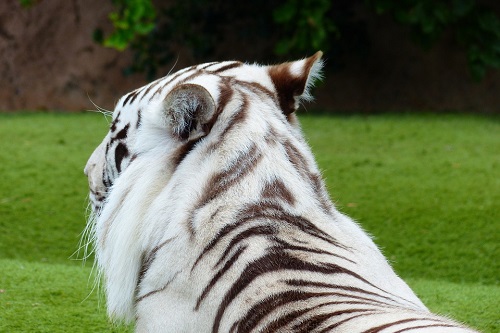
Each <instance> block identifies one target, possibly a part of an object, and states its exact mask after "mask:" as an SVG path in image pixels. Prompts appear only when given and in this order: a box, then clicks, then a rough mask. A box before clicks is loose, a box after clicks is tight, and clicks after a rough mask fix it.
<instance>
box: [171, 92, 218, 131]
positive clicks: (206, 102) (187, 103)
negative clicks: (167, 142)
mask: <svg viewBox="0 0 500 333" xmlns="http://www.w3.org/2000/svg"><path fill="white" fill-rule="evenodd" d="M162 106H163V115H164V119H165V121H166V123H167V126H168V127H169V128H170V129H171V130H172V133H173V134H174V135H175V136H176V137H177V138H179V139H180V140H188V139H192V138H196V137H200V136H203V135H206V134H208V132H209V131H210V120H211V118H212V116H213V114H214V112H215V102H214V100H213V98H212V96H211V95H210V93H209V92H208V90H206V89H205V88H204V87H202V86H200V85H198V84H190V83H186V84H181V85H179V86H177V87H175V88H174V89H172V91H171V92H169V93H168V94H167V96H166V97H165V99H164V100H163V105H162Z"/></svg>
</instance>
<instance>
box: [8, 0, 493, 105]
mask: <svg viewBox="0 0 500 333" xmlns="http://www.w3.org/2000/svg"><path fill="white" fill-rule="evenodd" d="M156 2H159V1H156ZM167 2H168V1H167ZM483 2H486V3H489V4H490V5H491V6H492V7H493V8H494V7H495V6H496V7H498V4H497V1H483ZM162 3H165V1H162ZM115 8H116V7H113V4H112V2H111V1H104V0H50V1H49V0H44V1H39V2H38V3H36V4H35V5H33V6H30V7H27V8H24V7H22V6H21V5H20V3H19V1H18V0H6V1H1V2H0V110H1V111H15V110H62V111H79V110H86V109H95V107H94V105H93V103H95V104H97V105H99V106H100V107H103V108H105V109H112V108H113V107H114V103H115V101H117V100H118V98H119V97H120V96H121V95H123V94H124V93H126V92H128V91H130V90H132V89H135V88H137V87H139V86H141V85H143V84H145V83H147V81H148V79H147V78H146V75H145V74H144V73H133V74H130V73H129V74H127V75H125V74H124V73H125V72H126V69H127V68H128V67H130V65H131V63H132V62H133V59H134V54H133V52H132V51H131V50H125V51H123V52H119V51H117V50H114V49H109V48H105V47H103V46H101V45H99V44H98V43H96V42H95V40H94V37H95V31H96V29H100V30H102V31H103V32H104V33H105V34H109V33H110V32H111V31H112V30H113V27H112V25H111V23H110V21H109V19H108V15H109V13H110V12H112V11H113V10H115ZM336 15H338V17H342V15H343V12H342V8H340V9H338V10H337V12H336ZM345 15H349V16H350V17H351V18H353V17H354V19H358V18H359V20H362V21H363V22H364V23H363V24H364V29H365V31H366V34H365V35H363V38H359V36H360V35H359V34H353V35H349V31H344V33H343V35H342V37H341V38H342V41H343V44H338V43H337V42H335V43H334V42H333V41H332V45H333V46H337V45H341V46H342V45H344V46H345V45H350V46H351V47H353V48H356V47H358V49H359V50H358V51H355V52H342V49H337V50H336V49H333V47H332V49H331V50H329V52H327V53H326V54H325V57H326V64H327V67H326V70H325V80H324V82H323V83H322V84H320V86H319V87H318V88H317V89H316V91H315V95H316V103H314V104H311V105H309V106H308V109H309V110H314V109H319V110H323V111H327V112H337V113H338V112H342V113H344V112H356V113H373V112H388V111H389V112H407V111H412V112H449V111H452V112H475V113H489V114H491V113H497V114H498V113H500V72H499V71H498V70H488V71H487V72H486V75H485V76H484V78H483V79H482V80H480V81H477V80H474V79H473V77H472V75H471V73H470V70H469V68H468V66H467V58H466V54H465V52H464V51H463V48H462V47H461V46H460V45H458V43H457V42H456V40H455V39H454V38H453V36H452V34H451V33H449V32H446V31H445V32H444V33H443V34H442V35H441V36H440V37H439V38H438V40H437V41H436V42H435V43H434V44H433V46H432V47H430V48H422V47H421V46H420V45H418V43H415V42H414V41H413V40H412V38H411V37H410V29H409V28H408V27H405V26H404V25H401V24H399V23H397V22H395V21H394V20H393V19H392V18H391V17H390V16H389V15H387V14H385V15H384V14H382V15H368V13H367V12H366V10H365V9H364V7H362V6H359V7H356V6H350V8H349V13H347V12H346V13H345ZM170 19H173V20H175V18H170ZM243 24H244V22H240V21H238V19H237V18H233V19H232V20H229V21H228V22H227V25H226V26H224V25H223V27H224V28H223V29H220V30H219V31H218V32H217V33H216V34H215V35H212V37H211V38H212V39H213V40H211V41H210V42H211V44H212V50H211V52H210V53H209V54H202V55H200V54H199V52H193V46H192V44H189V43H188V41H185V42H184V40H183V39H182V38H172V42H171V45H169V48H170V49H171V50H172V51H171V52H172V53H173V57H174V58H175V59H174V60H173V61H172V62H171V63H170V64H168V65H166V66H163V67H160V68H159V69H158V70H157V73H156V76H157V77H159V76H162V75H165V74H167V73H168V71H169V70H170V68H171V67H172V66H173V64H174V63H175V61H176V64H175V68H174V70H177V69H181V68H183V67H185V66H189V65H193V64H196V63H199V62H202V61H208V60H212V59H216V60H229V59H237V60H243V61H247V62H254V61H263V59H266V60H265V61H266V63H269V62H278V61H281V60H283V59H289V60H293V58H295V57H296V56H295V55H294V56H293V57H292V56H290V57H287V56H286V55H285V56H281V57H278V56H276V57H275V58H273V57H272V56H271V57H270V56H268V54H269V53H268V51H269V48H270V43H273V42H274V40H273V39H272V38H266V36H262V38H261V39H260V40H259V39H245V38H242V37H241V33H240V32H241V30H240V29H242V25H243ZM179 36H182V34H179ZM214 36H215V37H214ZM200 38H203V36H201V37H200ZM167 42H168V41H167ZM316 51H317V50H315V49H311V50H310V51H307V52H305V51H304V52H303V53H304V54H302V55H300V56H303V57H305V56H309V55H312V54H313V53H315V52H316ZM351 51H352V50H351ZM264 54H266V55H267V56H266V57H264V56H263V55H264Z"/></svg>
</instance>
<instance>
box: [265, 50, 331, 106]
mask: <svg viewBox="0 0 500 333" xmlns="http://www.w3.org/2000/svg"><path fill="white" fill-rule="evenodd" d="M322 56H323V52H321V51H318V52H316V54H314V55H313V56H312V57H309V58H306V59H302V60H298V61H293V62H286V63H283V64H279V65H274V66H269V67H268V71H269V76H270V77H271V80H272V81H273V83H274V86H275V87H276V92H277V93H278V99H279V103H280V107H281V110H283V113H284V114H285V115H289V114H291V113H293V112H295V111H296V110H297V108H298V107H299V103H300V101H301V100H305V101H309V100H312V96H311V95H310V93H309V89H310V88H311V87H312V85H313V84H314V81H315V80H316V79H319V78H321V69H322V67H323V62H322V61H321V57H322Z"/></svg>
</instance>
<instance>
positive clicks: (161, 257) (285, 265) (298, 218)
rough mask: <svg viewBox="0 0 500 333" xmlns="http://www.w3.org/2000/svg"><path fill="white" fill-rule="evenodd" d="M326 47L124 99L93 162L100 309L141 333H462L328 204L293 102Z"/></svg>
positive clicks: (181, 77) (180, 78)
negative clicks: (288, 59)
mask: <svg viewBox="0 0 500 333" xmlns="http://www.w3.org/2000/svg"><path fill="white" fill-rule="evenodd" d="M321 55H322V54H321V52H318V53H316V54H315V55H314V56H312V57H310V58H306V59H303V60H299V61H295V62H290V63H284V64H280V65H275V66H260V65H250V64H244V63H241V62H235V61H229V62H213V63H207V64H202V65H198V66H193V67H190V68H186V69H184V70H181V71H179V72H177V73H175V74H172V75H169V76H167V77H165V78H163V79H160V80H158V81H155V82H153V83H151V84H149V85H147V86H145V87H142V88H140V89H138V90H135V91H133V92H131V93H129V94H127V95H125V96H124V97H122V98H121V99H120V100H119V101H118V104H117V106H116V109H115V111H114V115H113V117H114V118H113V122H112V124H111V128H110V130H109V133H108V134H107V136H106V137H105V138H104V140H103V142H102V143H101V145H100V146H99V147H97V149H96V150H95V152H94V153H93V154H92V156H91V157H90V159H89V161H88V163H87V166H86V168H85V173H86V174H87V176H88V178H89V184H90V200H91V203H92V206H93V211H94V218H93V219H91V220H90V221H89V228H91V230H92V234H93V238H94V242H95V251H96V260H97V264H98V267H99V270H100V271H101V272H102V274H103V276H104V283H105V290H106V296H107V308H108V313H109V315H110V317H111V318H113V319H115V320H123V321H127V322H135V323H136V331H137V332H176V333H180V332H197V333H200V332H212V333H215V332H234V333H236V332H238V333H243V332H318V333H319V332H349V333H355V332H364V333H368V332H370V333H375V332H384V333H386V332H387V333H388V332H391V333H396V332H412V333H413V332H453V333H458V332H473V331H471V330H470V329H467V328H465V327H463V326H461V325H460V324H457V323H455V322H453V321H451V320H449V319H447V318H443V317H439V316H436V315H434V314H432V313H430V312H429V311H428V310H427V309H426V307H425V306H424V305H423V304H422V302H421V301H420V300H419V299H418V298H417V297H416V296H415V294H414V293H413V292H412V291H411V290H410V288H409V287H408V286H407V285H406V284H405V283H404V282H403V281H402V280H401V279H400V278H399V277H398V276H397V275H396V274H395V273H394V271H393V270H392V268H391V267H390V266H389V264H388V263H387V261H386V259H385V258H384V256H383V255H382V254H381V252H380V251H379V249H378V248H377V246H376V245H375V244H374V243H373V241H372V240H371V239H370V237H369V236H367V234H366V233H365V232H363V230H362V229H361V228H360V227H359V226H358V225H357V224H356V223H355V222H354V221H352V220H351V219H350V218H348V217H346V216H344V215H342V214H341V213H340V212H338V211H337V210H336V209H335V208H334V206H333V205H332V203H331V201H330V199H329V197H328V194H327V192H326V190H325V186H324V183H323V180H322V178H321V175H320V172H319V170H318V167H317V166H316V163H315V161H314V158H313V156H312V153H311V151H310V149H309V147H308V145H307V144H306V142H305V140H304V138H303V136H302V133H301V130H300V127H299V124H298V121H297V119H296V117H295V113H294V112H295V111H296V109H297V108H298V106H299V104H300V102H301V101H303V100H308V99H310V95H309V90H310V87H311V85H312V84H313V82H314V80H315V79H317V78H318V77H319V76H320V70H321V66H322V62H321Z"/></svg>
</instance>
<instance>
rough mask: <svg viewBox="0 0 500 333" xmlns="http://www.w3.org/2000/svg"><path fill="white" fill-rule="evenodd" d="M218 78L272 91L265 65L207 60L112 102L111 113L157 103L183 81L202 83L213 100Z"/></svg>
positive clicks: (218, 91) (216, 96) (216, 93)
mask: <svg viewBox="0 0 500 333" xmlns="http://www.w3.org/2000/svg"><path fill="white" fill-rule="evenodd" d="M222 80H234V81H244V82H248V83H252V82H258V83H259V84H260V85H262V86H264V87H265V88H267V89H269V90H271V91H273V90H274V85H273V83H272V80H271V78H270V76H269V72H268V69H267V67H266V66H261V65H258V64H246V63H242V62H239V61H223V62H210V63H204V64H200V65H196V66H191V67H187V68H184V69H181V70H179V71H177V72H175V73H173V74H169V75H167V76H165V77H162V78H160V79H158V80H156V81H153V82H151V83H149V84H147V85H145V86H143V87H140V88H138V89H136V90H134V91H132V92H130V93H128V94H126V95H124V96H123V97H121V98H120V100H119V101H118V103H117V105H116V108H115V116H116V115H117V114H118V112H120V110H124V109H132V110H137V109H138V108H147V106H148V105H154V104H157V103H158V102H160V101H161V100H163V99H164V98H165V96H166V95H167V94H168V92H169V91H171V90H172V88H174V87H175V86H177V85H180V84H183V83H191V84H199V85H201V86H203V87H204V88H205V89H207V91H209V92H210V93H211V95H212V97H213V98H214V100H215V101H217V100H218V94H219V93H220V90H219V86H220V82H221V81H222ZM127 113H129V112H127ZM122 117H123V115H122Z"/></svg>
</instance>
